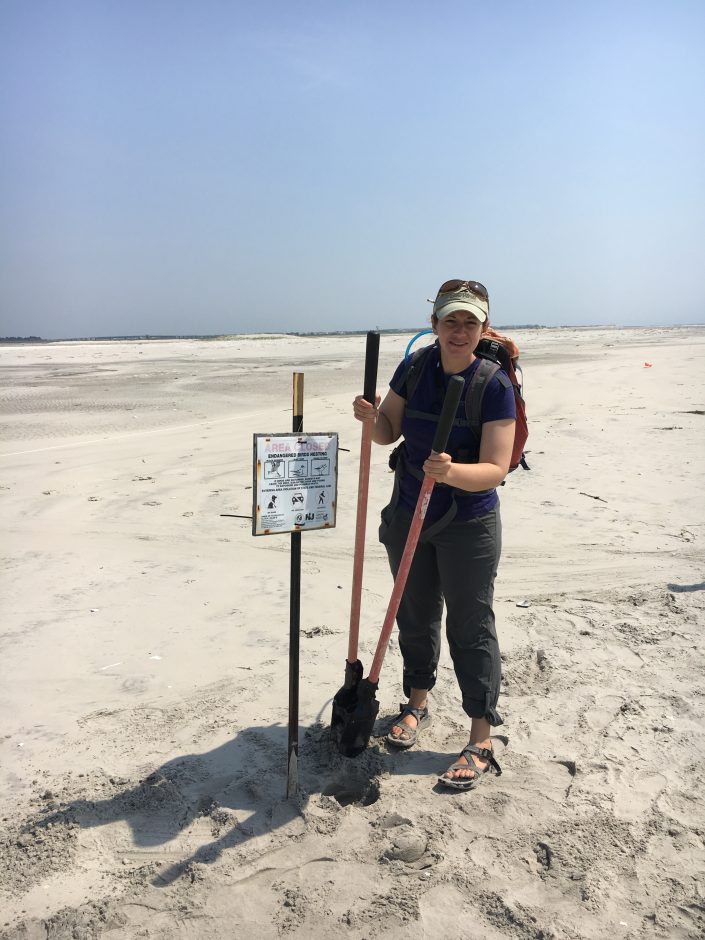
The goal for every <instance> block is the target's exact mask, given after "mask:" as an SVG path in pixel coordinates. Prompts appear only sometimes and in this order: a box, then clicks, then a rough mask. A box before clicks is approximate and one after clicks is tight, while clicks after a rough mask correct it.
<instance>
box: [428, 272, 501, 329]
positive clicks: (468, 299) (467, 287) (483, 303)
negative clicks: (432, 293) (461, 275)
mask: <svg viewBox="0 0 705 940" xmlns="http://www.w3.org/2000/svg"><path fill="white" fill-rule="evenodd" d="M459 310H460V311H463V312H464V313H472V314H473V316H476V317H477V319H478V320H479V321H480V323H484V322H485V320H487V318H488V317H489V315H490V298H489V295H488V294H487V289H486V288H485V287H483V285H482V284H480V283H479V281H461V280H459V279H457V278H455V279H454V280H452V281H446V282H445V283H444V284H441V286H440V288H439V289H438V294H437V295H436V299H435V300H434V302H433V313H434V315H435V316H436V317H437V318H438V319H439V320H442V319H443V317H447V316H448V314H450V313H457V312H458V311H459Z"/></svg>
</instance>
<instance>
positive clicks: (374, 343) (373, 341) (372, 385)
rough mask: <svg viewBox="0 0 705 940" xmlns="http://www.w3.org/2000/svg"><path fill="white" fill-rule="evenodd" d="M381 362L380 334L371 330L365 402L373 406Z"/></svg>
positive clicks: (368, 337) (368, 336)
mask: <svg viewBox="0 0 705 940" xmlns="http://www.w3.org/2000/svg"><path fill="white" fill-rule="evenodd" d="M378 362H379V333H376V332H375V331H374V330H370V332H369V333H368V334H367V346H366V347H365V382H364V385H363V395H364V398H365V401H368V402H369V403H370V404H371V405H374V403H375V395H376V394H377V364H378Z"/></svg>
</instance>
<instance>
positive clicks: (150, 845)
mask: <svg viewBox="0 0 705 940" xmlns="http://www.w3.org/2000/svg"><path fill="white" fill-rule="evenodd" d="M388 725H389V716H387V717H385V718H382V719H380V720H379V721H378V722H377V725H376V726H375V729H374V734H373V737H372V739H371V741H370V744H369V746H368V748H367V750H366V751H365V752H364V753H363V754H361V755H360V756H359V757H357V758H354V759H348V758H345V757H342V756H341V755H340V754H339V753H338V752H337V750H336V749H335V746H334V744H333V742H332V739H331V735H330V730H329V728H328V726H324V725H322V724H314V725H312V726H311V727H309V728H300V733H299V741H300V747H299V792H298V793H297V795H296V797H295V798H292V799H287V798H286V754H287V729H286V727H284V726H282V725H269V726H260V727H250V728H245V729H243V730H242V731H240V732H239V733H238V734H237V735H236V736H235V737H234V738H232V739H231V740H229V741H227V742H225V743H224V744H222V745H220V746H219V747H217V748H214V749H213V750H211V751H207V752H204V753H202V754H185V755H183V756H181V757H176V758H174V759H173V760H170V761H167V762H166V763H165V764H162V765H161V766H160V767H158V768H157V769H156V770H154V771H153V772H152V773H150V774H149V775H148V776H147V777H145V778H144V779H142V780H140V781H139V782H138V783H137V784H131V785H129V786H125V785H126V784H128V783H129V781H127V780H123V779H116V778H109V780H108V779H105V778H103V780H102V781H101V782H102V784H103V788H104V789H105V790H107V791H108V793H109V795H108V796H106V797H105V798H104V799H100V798H99V799H75V800H71V801H70V802H69V803H68V804H67V805H66V806H65V808H62V809H60V810H59V811H57V812H55V813H53V814H52V815H51V816H47V817H45V818H44V819H43V820H41V821H40V825H42V826H46V825H48V824H49V823H50V822H66V821H72V822H77V823H78V824H79V825H80V826H81V828H82V829H89V828H95V827H99V826H107V825H110V824H113V823H116V822H120V821H122V822H125V823H126V824H127V825H128V826H129V827H130V832H131V837H132V843H133V845H134V846H135V848H137V849H139V850H140V853H139V854H140V856H147V857H149V856H150V855H152V856H153V857H154V859H155V860H157V859H159V860H160V861H162V862H163V861H164V860H165V859H167V860H168V859H170V858H174V857H175V856H176V857H177V858H176V860H174V861H173V862H171V864H169V865H168V867H163V868H159V870H158V872H156V873H155V875H154V877H153V879H152V883H153V884H154V885H155V886H165V885H169V884H171V883H173V882H174V881H175V880H176V879H178V878H179V877H181V876H182V875H183V874H184V873H185V872H187V871H188V870H189V868H190V866H192V865H193V864H194V863H201V864H210V863H212V862H214V861H216V860H217V859H218V858H219V857H220V856H221V855H222V854H223V852H225V851H227V850H228V849H234V848H237V847H238V846H241V845H242V844H243V843H246V842H247V841H248V840H250V839H254V838H257V837H260V836H263V835H266V834H268V833H272V832H274V831H276V830H277V829H279V828H281V827H283V826H286V825H287V824H289V823H290V822H292V821H293V820H294V819H296V818H297V817H298V818H305V813H306V806H307V804H308V802H309V799H310V797H311V796H312V795H314V794H321V795H324V796H328V797H332V798H333V799H335V800H336V801H337V802H338V803H339V804H340V805H341V806H350V805H353V806H359V807H367V806H371V805H372V804H374V803H376V802H377V800H379V798H380V777H381V775H382V774H385V775H388V776H396V775H400V776H414V777H416V776H428V778H429V798H431V790H437V787H436V786H435V783H436V775H437V774H438V773H439V772H441V771H442V769H443V768H444V767H445V766H447V765H448V764H449V763H450V762H451V761H452V760H453V759H455V756H456V754H455V753H454V752H436V751H426V750H423V743H421V748H419V749H414V750H413V751H401V752H399V751H394V750H387V749H386V747H385V745H384V744H383V743H382V736H383V735H384V734H386V731H387V729H388ZM498 737H501V740H503V741H504V742H505V743H506V739H505V738H504V737H503V736H498ZM447 792H448V793H449V794H452V793H453V791H447ZM197 821H198V822H197ZM194 824H196V825H197V826H198V832H197V834H196V838H197V839H198V840H199V841H201V843H202V844H201V845H200V846H199V847H198V848H197V849H196V850H195V851H193V852H190V853H189V852H188V848H187V847H186V846H184V847H183V849H182V851H180V849H179V846H178V845H177V846H174V844H173V843H174V841H175V840H177V839H178V838H179V837H180V836H181V837H182V838H184V840H185V841H187V839H188V835H189V833H188V830H189V828H190V827H192V826H193V825H194ZM204 836H205V837H206V838H208V837H209V836H210V840H209V841H206V842H205V843H203V838H204ZM159 847H162V848H161V849H160V848H159Z"/></svg>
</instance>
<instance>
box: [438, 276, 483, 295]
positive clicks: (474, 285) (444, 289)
mask: <svg viewBox="0 0 705 940" xmlns="http://www.w3.org/2000/svg"><path fill="white" fill-rule="evenodd" d="M462 287H465V288H467V290H469V291H471V292H472V293H473V294H477V296H478V297H482V299H483V300H489V295H488V294H487V288H485V287H483V285H482V284H480V282H479V281H461V280H460V279H459V278H457V277H456V278H453V280H451V281H446V282H445V283H444V284H441V286H440V287H439V288H438V293H439V294H447V293H449V292H450V291H456V290H460V289H461V288H462Z"/></svg>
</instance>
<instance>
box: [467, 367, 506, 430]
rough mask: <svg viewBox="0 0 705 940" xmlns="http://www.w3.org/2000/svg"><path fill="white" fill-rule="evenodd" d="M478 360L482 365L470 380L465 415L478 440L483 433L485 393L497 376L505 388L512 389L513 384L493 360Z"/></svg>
mask: <svg viewBox="0 0 705 940" xmlns="http://www.w3.org/2000/svg"><path fill="white" fill-rule="evenodd" d="M478 358H479V359H480V363H479V365H478V367H477V369H475V371H474V373H473V376H472V378H471V379H470V386H469V387H468V391H467V394H466V396H465V414H466V416H467V419H468V425H469V427H470V430H471V431H472V433H473V434H474V435H475V437H476V438H479V437H480V434H481V433H482V421H481V420H480V418H481V415H482V399H483V398H484V397H485V391H486V390H487V386H488V385H489V383H490V381H491V380H492V378H494V376H495V375H496V376H497V378H498V379H499V381H500V382H501V383H502V385H504V387H505V388H508V387H510V386H511V384H512V383H511V382H510V381H509V379H508V378H507V376H506V375H505V374H504V372H502V370H501V367H500V365H499V363H498V362H493V361H492V360H491V359H485V358H484V357H478Z"/></svg>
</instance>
